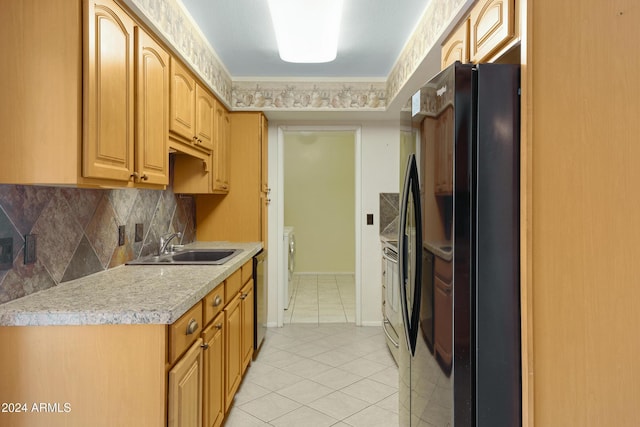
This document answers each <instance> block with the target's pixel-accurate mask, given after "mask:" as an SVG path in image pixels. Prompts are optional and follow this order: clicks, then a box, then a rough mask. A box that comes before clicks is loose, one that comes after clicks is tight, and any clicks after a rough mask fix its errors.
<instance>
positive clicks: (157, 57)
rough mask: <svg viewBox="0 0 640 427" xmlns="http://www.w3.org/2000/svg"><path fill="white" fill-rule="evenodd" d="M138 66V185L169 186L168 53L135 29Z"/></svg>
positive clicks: (136, 172)
mask: <svg viewBox="0 0 640 427" xmlns="http://www.w3.org/2000/svg"><path fill="white" fill-rule="evenodd" d="M135 36H136V37H135V40H136V63H137V74H136V78H137V87H136V93H137V98H136V99H137V101H136V102H137V105H136V141H135V142H136V155H135V158H136V167H135V174H134V175H135V179H136V182H145V183H148V184H161V185H167V184H168V183H169V155H168V153H169V151H168V147H167V140H168V138H169V54H168V53H167V52H166V51H165V50H164V49H163V48H162V46H160V44H158V43H157V42H156V41H155V40H154V39H153V38H152V37H150V36H149V35H148V34H147V33H146V32H145V31H144V30H143V29H141V28H140V27H136V28H135Z"/></svg>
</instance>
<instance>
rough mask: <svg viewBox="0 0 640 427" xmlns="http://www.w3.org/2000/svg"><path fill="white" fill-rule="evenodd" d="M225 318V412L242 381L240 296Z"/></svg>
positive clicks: (233, 301)
mask: <svg viewBox="0 0 640 427" xmlns="http://www.w3.org/2000/svg"><path fill="white" fill-rule="evenodd" d="M224 317H225V335H224V337H225V344H226V353H225V388H226V390H225V405H224V406H225V411H226V410H228V409H229V406H230V405H231V402H232V401H233V396H234V395H235V394H236V391H237V390H238V386H239V385H240V380H241V379H242V310H241V308H240V295H238V294H236V295H235V298H234V299H233V300H231V302H230V303H229V304H227V306H226V307H225V309H224Z"/></svg>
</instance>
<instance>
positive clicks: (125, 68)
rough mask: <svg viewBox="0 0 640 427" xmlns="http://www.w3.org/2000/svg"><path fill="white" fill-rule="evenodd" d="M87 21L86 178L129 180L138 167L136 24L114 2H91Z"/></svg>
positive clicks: (101, 0)
mask: <svg viewBox="0 0 640 427" xmlns="http://www.w3.org/2000/svg"><path fill="white" fill-rule="evenodd" d="M87 21H88V22H87V37H86V39H85V53H86V56H85V80H84V83H85V88H84V89H85V94H84V112H85V135H84V142H83V148H84V150H83V170H82V175H83V176H85V177H90V178H106V179H114V180H119V181H128V180H129V179H130V178H131V176H132V174H133V168H134V163H133V161H134V160H133V141H134V93H133V91H134V41H133V39H134V35H133V32H134V23H133V20H132V19H131V18H130V17H129V16H127V14H126V13H124V11H123V10H122V9H120V7H119V6H118V5H117V4H116V3H115V2H114V1H112V0H91V1H89V5H88V9H87Z"/></svg>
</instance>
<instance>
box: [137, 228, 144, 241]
mask: <svg viewBox="0 0 640 427" xmlns="http://www.w3.org/2000/svg"><path fill="white" fill-rule="evenodd" d="M142 239H144V224H141V223H137V224H136V238H135V241H136V242H142Z"/></svg>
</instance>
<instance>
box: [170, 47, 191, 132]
mask: <svg viewBox="0 0 640 427" xmlns="http://www.w3.org/2000/svg"><path fill="white" fill-rule="evenodd" d="M195 100H196V81H195V79H194V78H193V77H192V76H191V73H189V71H187V69H186V68H185V67H184V66H183V65H182V64H181V63H180V62H179V61H177V60H176V59H175V58H173V57H172V58H171V103H170V111H171V120H170V126H169V128H170V130H171V132H172V133H174V134H176V135H178V136H181V137H182V138H183V139H184V140H185V141H187V142H188V141H192V140H193V139H194V137H195V133H196V112H195Z"/></svg>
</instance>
